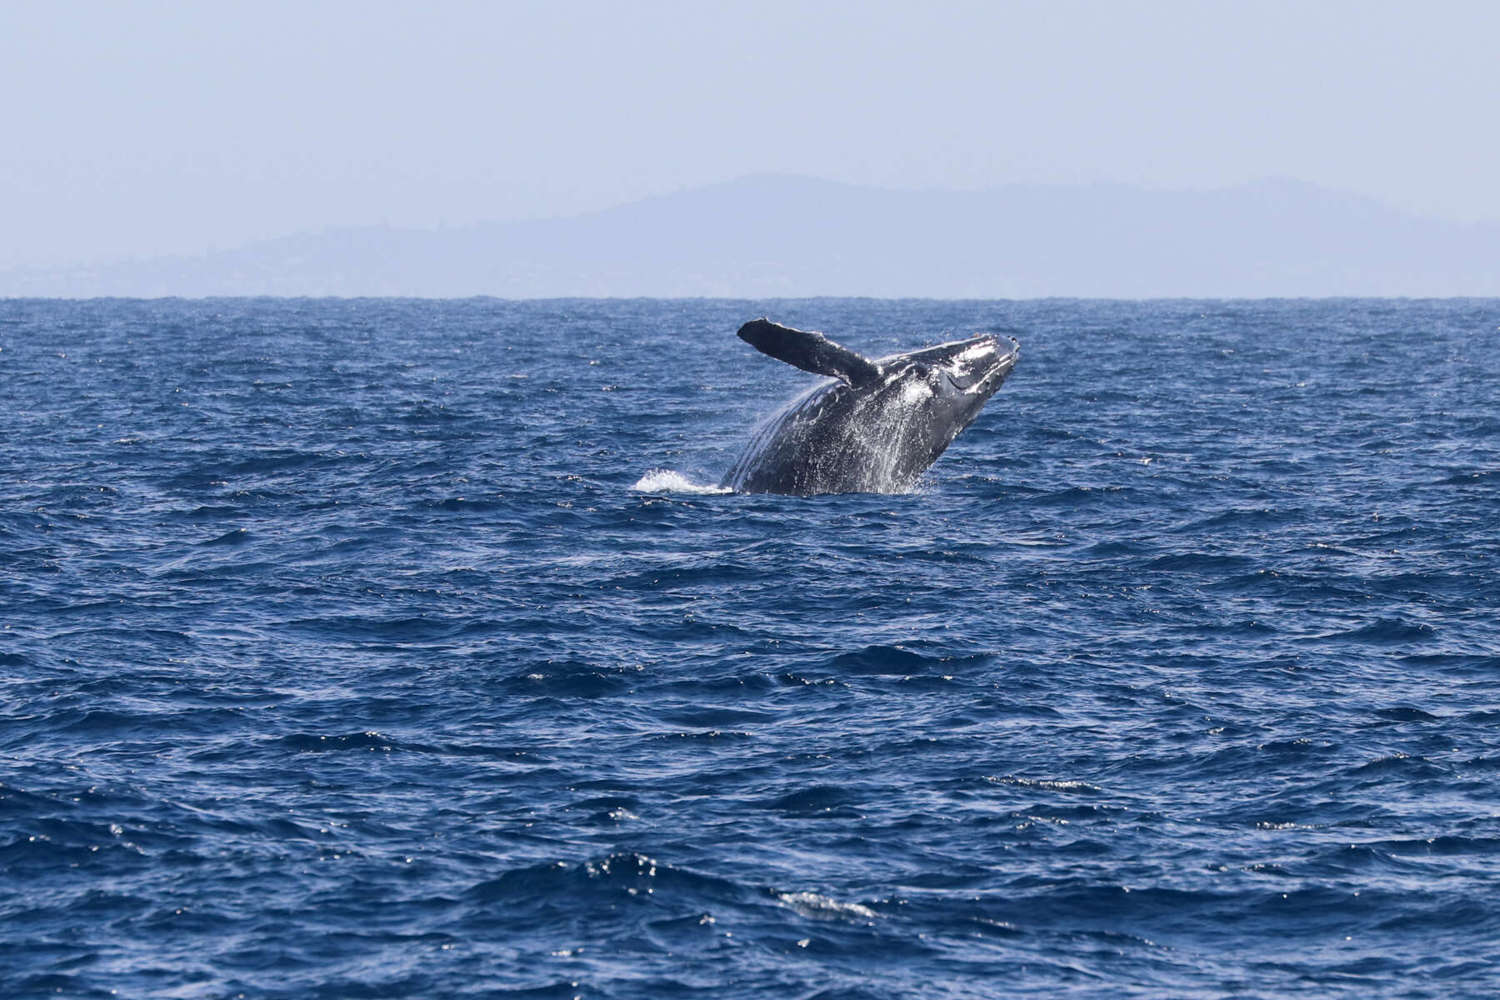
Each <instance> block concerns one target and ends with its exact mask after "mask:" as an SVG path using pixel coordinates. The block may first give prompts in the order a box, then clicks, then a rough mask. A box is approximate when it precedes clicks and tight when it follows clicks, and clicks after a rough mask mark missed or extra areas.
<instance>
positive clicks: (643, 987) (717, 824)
mask: <svg viewBox="0 0 1500 1000" xmlns="http://www.w3.org/2000/svg"><path fill="white" fill-rule="evenodd" d="M762 314H769V315H770V316H771V317H772V318H774V319H777V320H780V321H782V322H786V323H789V324H791V325H794V326H800V327H805V328H813V329H822V330H825V331H827V332H828V333H829V334H830V335H832V336H834V337H835V338H836V339H838V340H840V341H841V342H843V343H845V344H848V345H849V346H852V347H856V348H858V349H860V350H862V351H865V352H866V353H869V354H876V355H878V354H884V353H890V352H893V351H896V350H901V349H907V348H912V347H917V346H921V345H924V344H927V343H933V342H936V341H939V340H943V339H952V338H954V337H958V336H964V335H967V334H969V333H972V332H974V331H976V330H986V329H995V328H1005V329H1008V330H1011V329H1013V330H1015V331H1016V333H1017V336H1018V337H1019V338H1020V340H1021V350H1022V357H1021V362H1020V364H1019V366H1018V367H1017V369H1016V371H1015V373H1014V375H1013V376H1012V377H1011V379H1010V381H1009V382H1007V383H1006V385H1005V387H1004V388H1003V389H1002V390H1001V391H1000V393H999V394H998V395H997V396H996V397H995V398H994V399H993V400H992V401H991V402H990V404H989V407H988V408H987V410H986V411H985V412H984V414H983V415H982V416H981V417H980V418H979V420H978V422H977V423H975V425H974V426H972V427H971V428H970V429H969V430H968V431H966V432H965V434H964V435H963V436H962V437H960V438H959V440H958V441H957V442H956V443H955V444H954V445H953V447H952V448H951V449H950V450H949V451H948V453H947V454H946V455H945V456H944V457H943V459H942V460H941V461H940V462H939V463H938V464H937V465H936V466H934V467H933V469H932V470H931V471H930V472H929V473H928V474H927V476H926V477H925V478H924V479H923V480H922V482H921V484H920V486H919V488H918V489H917V490H916V491H915V492H913V493H911V494H908V495H899V496H878V495H856V496H835V497H819V498H810V499H798V498H789V497H775V496H740V495H721V494H716V493H713V492H709V491H706V490H699V489H698V488H697V486H695V485H694V484H701V485H704V486H708V485H711V484H713V483H714V482H716V481H717V477H718V476H719V475H720V474H721V473H722V472H723V470H724V469H725V468H727V467H728V465H729V464H730V462H731V461H732V460H733V458H734V456H735V453H736V451H737V449H738V447H739V446H740V445H741V444H742V443H743V442H744V441H745V440H746V439H747V438H748V436H749V433H750V431H751V429H752V427H753V426H754V424H755V421H756V420H757V418H758V417H760V416H763V415H765V414H767V413H769V412H771V411H772V410H774V409H775V407H776V406H777V404H779V403H780V402H781V401H783V400H785V399H786V398H787V397H788V396H790V395H792V394H793V393H794V392H795V391H797V390H798V389H800V388H801V387H803V386H805V385H807V384H808V383H809V381H810V380H811V376H807V375H805V374H803V373H800V372H797V371H794V370H792V369H790V368H788V367H786V366H784V365H780V364H778V363H776V362H773V361H771V360H769V359H767V358H764V357H762V356H760V355H757V354H755V353H754V352H753V351H751V350H750V349H749V348H747V347H746V346H745V345H744V344H742V343H740V342H739V341H738V340H737V339H736V338H735V337H734V336H733V332H734V330H735V329H736V327H737V326H738V325H739V324H740V323H741V322H743V321H744V320H746V319H749V318H752V317H754V316H758V315H762ZM1497 349H1500V302H1496V301H1492V300H1491V301H1480V300H1468V301H1463V300H1455V301H1437V302H1407V301H1365V300H1336V301H1335V300H1330V301H1287V302H1259V301H1256V302H1219V301H1202V302H1186V301H1173V302H1156V303H1120V302H1097V301H1042V302H1020V303H1018V302H935V301H910V302H906V301H902V302H888V301H871V300H809V301H783V302H773V303H764V302H735V301H550V302H532V303H517V302H502V301H485V300H473V301H451V302H434V301H395V300H370V301H296V300H225V301H212V300H210V301H193V302H182V301H88V302H47V301H7V302H0V386H3V398H4V403H3V408H0V431H3V433H0V612H3V620H0V996H4V997H8V998H29V997H42V996H58V995H62V996H70V997H92V996H101V997H103V996H122V997H148V996H149V997H167V996H170V997H214V998H219V997H226V998H227V997H238V996H244V997H287V998H292V997H297V998H302V997H329V998H332V997H340V998H342V997H471V996H486V997H493V996H510V995H515V996H527V997H539V998H540V997H559V998H562V997H574V996H579V997H597V998H606V997H609V998H614V997H621V998H623V997H632V998H634V997H652V998H655V997H663V998H666V997H688V996H693V997H696V996H712V997H715V998H735V997H807V998H812V997H817V998H830V1000H831V998H856V997H859V998H864V997H943V998H958V997H974V998H980V997H985V998H988V997H997V996H1042V997H1059V996H1063V997H1128V996H1150V997H1157V996H1163V997H1166V996H1170V997H1218V996H1234V997H1286V996H1308V997H1336V996H1348V997H1371V996H1401V997H1445V998H1446V997H1459V996H1488V995H1494V994H1495V992H1496V991H1497V990H1500V966H1497V956H1500V618H1497V613H1496V608H1497V606H1500V357H1497V355H1500V350H1497Z"/></svg>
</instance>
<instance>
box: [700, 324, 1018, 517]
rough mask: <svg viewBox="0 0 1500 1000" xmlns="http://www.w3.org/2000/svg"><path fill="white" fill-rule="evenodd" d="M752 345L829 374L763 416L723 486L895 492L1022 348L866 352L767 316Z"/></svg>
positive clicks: (754, 327) (749, 336) (747, 328)
mask: <svg viewBox="0 0 1500 1000" xmlns="http://www.w3.org/2000/svg"><path fill="white" fill-rule="evenodd" d="M739 336H740V339H741V340H744V341H746V342H747V343H749V344H750V345H752V346H753V347H755V348H756V349H757V350H759V351H762V352H763V353H765V354H769V355H770V356H771V357H774V358H776V359H778V360H780V361H785V362H787V363H788V364H792V365H795V366H797V367H798V368H802V369H804V370H806V371H810V372H816V373H818V374H820V375H826V376H828V377H829V378H830V379H831V381H825V382H822V383H820V384H818V385H816V386H814V387H813V388H811V389H809V390H808V391H807V392H805V393H803V394H802V395H801V396H798V397H797V398H796V399H794V400H792V401H791V402H790V403H788V404H787V405H786V406H785V407H784V408H783V409H782V410H781V411H780V412H778V413H777V414H776V415H775V416H773V417H772V418H771V419H770V420H768V421H766V423H764V424H762V425H761V426H760V427H759V428H758V429H757V430H756V433H755V435H754V436H753V437H752V438H751V439H750V443H749V444H748V445H747V446H746V448H745V450H744V453H743V454H741V455H740V457H739V459H738V460H736V461H735V463H734V465H733V466H732V467H731V468H730V470H729V472H728V473H726V474H725V476H724V480H723V483H722V485H723V486H726V487H729V488H730V489H733V490H736V491H738V492H741V493H786V494H790V495H793V496H812V495H814V494H819V493H900V492H904V491H905V490H908V489H910V488H911V486H912V484H913V483H914V482H915V481H916V479H917V477H918V476H920V475H921V474H922V473H923V472H925V471H926V470H927V467H928V466H930V465H931V464H932V463H933V462H935V461H937V459H938V456H940V455H941V454H942V453H943V451H944V450H945V449H946V448H947V447H948V445H949V444H950V443H951V442H952V441H953V439H954V438H956V437H957V436H958V433H959V432H960V431H962V430H963V429H964V428H965V427H967V426H969V424H970V423H972V422H973V421H974V418H975V417H977V416H978V415H979V411H980V410H981V409H983V408H984V404H985V403H986V402H988V401H989V398H990V397H991V396H993V395H994V394H995V390H997V389H999V388H1000V384H1001V383H1002V382H1004V381H1005V378H1006V376H1007V375H1009V374H1010V372H1011V369H1012V368H1014V367H1015V364H1016V360H1017V359H1018V358H1019V357H1020V345H1018V344H1017V343H1016V341H1015V340H1014V338H1012V339H1011V340H1010V341H1009V343H1007V344H1005V345H1004V346H1003V347H1002V345H1001V342H1000V341H999V340H998V339H997V338H995V337H993V336H989V335H985V336H980V337H972V338H970V339H968V340H959V341H954V342H953V343H948V344H939V345H938V346H936V347H928V348H925V349H923V350H920V351H913V352H911V353H910V354H893V355H891V356H890V357H888V358H880V359H878V360H871V359H869V358H865V357H861V356H860V355H858V354H856V353H855V352H853V351H851V350H848V349H847V348H844V347H840V346H839V345H838V344H835V343H834V342H833V341H831V340H829V339H828V338H827V337H824V336H823V335H822V334H820V333H809V332H807V331H803V330H794V329H792V328H791V327H786V326H781V325H780V324H778V323H772V322H771V321H769V320H766V319H757V320H752V321H751V322H749V323H746V324H745V325H744V326H742V327H740V330H739Z"/></svg>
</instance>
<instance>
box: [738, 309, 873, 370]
mask: <svg viewBox="0 0 1500 1000" xmlns="http://www.w3.org/2000/svg"><path fill="white" fill-rule="evenodd" d="M739 336H740V339H741V340H743V341H744V342H745V343H747V344H749V345H750V346H751V347H753V348H755V349H756V350H757V351H760V352H761V353H762V354H769V355H770V356H771V357H773V358H775V359H776V360H777V361H785V362H786V363H787V364H789V365H796V366H797V367H798V368H801V369H802V370H803V371H809V372H815V373H816V374H818V375H828V376H830V377H832V378H841V379H843V380H844V381H845V382H848V383H849V384H850V385H853V386H860V385H864V384H866V383H868V382H875V381H878V380H879V379H880V377H881V372H880V366H879V365H877V364H876V363H875V362H873V361H871V360H870V359H869V358H866V357H861V356H860V355H858V354H855V353H854V352H853V351H851V350H849V348H847V347H841V346H839V345H838V344H835V343H834V342H833V341H831V340H829V339H828V338H827V337H825V336H823V335H822V334H821V333H812V332H809V331H807V330H794V329H792V328H791V327H789V326H782V325H781V324H780V323H772V322H771V321H770V320H768V319H753V320H751V321H750V322H748V323H746V324H745V325H744V326H742V327H740V333H739Z"/></svg>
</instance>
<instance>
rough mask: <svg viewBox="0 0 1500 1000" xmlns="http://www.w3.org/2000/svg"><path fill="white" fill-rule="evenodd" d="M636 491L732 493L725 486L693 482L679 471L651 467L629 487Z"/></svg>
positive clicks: (701, 494) (706, 493) (707, 494)
mask: <svg viewBox="0 0 1500 1000" xmlns="http://www.w3.org/2000/svg"><path fill="white" fill-rule="evenodd" d="M631 489H632V490H635V491H636V492H637V493H694V494H697V495H699V496H718V495H720V494H724V493H733V492H734V490H731V489H730V488H729V487H727V486H719V485H717V484H711V485H706V484H703V483H695V482H693V481H692V480H691V479H689V478H688V477H687V476H684V475H683V474H682V473H680V472H673V471H672V470H671V469H652V470H650V471H649V472H647V473H646V474H645V475H644V476H642V477H641V478H640V479H638V480H636V484H635V485H634V486H632V487H631Z"/></svg>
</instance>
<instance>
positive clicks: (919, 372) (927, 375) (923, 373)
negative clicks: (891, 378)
mask: <svg viewBox="0 0 1500 1000" xmlns="http://www.w3.org/2000/svg"><path fill="white" fill-rule="evenodd" d="M911 373H912V374H913V375H915V376H916V377H917V378H919V379H921V380H922V381H923V382H926V381H928V380H929V379H931V378H932V369H931V368H928V367H927V366H926V365H912V366H911Z"/></svg>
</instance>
